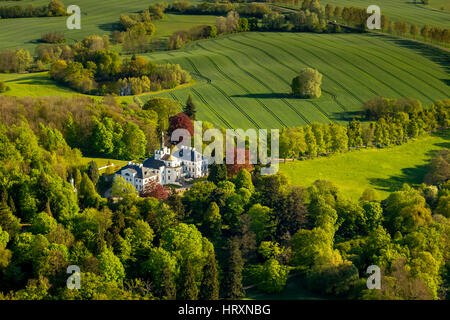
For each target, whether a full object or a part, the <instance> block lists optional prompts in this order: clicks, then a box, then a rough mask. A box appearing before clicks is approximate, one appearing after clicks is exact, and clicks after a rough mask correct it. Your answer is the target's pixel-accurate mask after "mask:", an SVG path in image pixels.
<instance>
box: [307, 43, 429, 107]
mask: <svg viewBox="0 0 450 320" xmlns="http://www.w3.org/2000/svg"><path fill="white" fill-rule="evenodd" d="M303 49H304V50H306V51H309V50H308V49H305V48H303ZM311 54H312V55H315V54H313V53H311ZM353 54H354V55H356V56H358V57H360V58H361V59H363V60H365V61H367V62H368V63H371V64H372V65H373V66H374V67H376V68H378V69H380V70H382V71H384V72H386V73H387V74H389V75H390V76H391V77H393V78H395V79H397V80H398V81H399V82H401V83H403V84H404V85H405V86H407V87H410V88H413V89H414V90H416V91H417V92H420V93H421V94H422V95H423V96H425V97H427V98H428V99H430V100H431V101H433V99H431V98H430V97H429V96H428V95H427V94H425V93H423V92H422V91H420V90H418V89H416V88H414V87H411V86H410V85H409V84H408V83H407V82H406V81H405V80H403V79H401V78H400V77H398V76H396V75H394V74H393V73H392V72H390V71H388V70H385V69H383V68H381V67H380V66H379V65H378V64H374V63H373V62H371V61H370V60H368V59H367V58H365V57H362V56H360V55H359V54H358V53H356V52H354V53H353ZM315 56H316V57H318V56H317V55H315ZM322 61H323V59H322ZM383 61H384V60H383ZM403 96H404V95H403ZM360 101H361V100H360ZM362 104H364V102H362Z"/></svg>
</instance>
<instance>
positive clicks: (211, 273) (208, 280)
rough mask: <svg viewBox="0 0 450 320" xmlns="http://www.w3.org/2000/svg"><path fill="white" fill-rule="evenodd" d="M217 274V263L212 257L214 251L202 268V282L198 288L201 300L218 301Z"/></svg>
mask: <svg viewBox="0 0 450 320" xmlns="http://www.w3.org/2000/svg"><path fill="white" fill-rule="evenodd" d="M218 277H219V272H218V270H217V261H216V258H215V257H214V251H211V252H210V253H209V255H208V258H207V260H206V264H205V266H204V267H203V280H202V284H201V287H200V299H201V300H218V299H219V279H218Z"/></svg>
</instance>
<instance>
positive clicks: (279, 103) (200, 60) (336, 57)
mask: <svg viewBox="0 0 450 320" xmlns="http://www.w3.org/2000/svg"><path fill="white" fill-rule="evenodd" d="M147 56H148V57H149V58H150V59H151V60H152V61H155V62H157V63H162V62H172V63H179V64H180V65H181V66H182V67H183V68H185V69H187V70H189V71H190V72H191V74H192V75H193V77H194V79H195V80H196V81H197V83H196V84H195V85H194V86H192V87H187V88H184V89H180V90H174V91H171V92H166V93H164V94H162V95H163V96H166V97H171V98H175V99H176V100H179V101H180V102H184V101H185V100H186V98H187V95H188V94H192V95H193V98H194V101H195V102H196V104H197V105H198V106H199V118H201V119H203V120H208V121H210V122H212V123H214V124H216V125H218V126H222V127H240V128H249V127H253V128H281V127H283V126H299V125H305V124H308V123H312V122H324V123H326V122H330V121H338V122H340V121H347V120H349V119H351V117H352V116H353V115H354V114H355V112H358V111H360V110H361V107H362V105H363V103H364V102H365V101H367V100H368V99H371V98H373V97H376V96H383V97H390V98H396V97H397V98H399V97H412V98H417V99H419V100H420V101H421V102H422V103H423V104H427V105H428V104H431V103H432V102H433V101H435V100H438V99H444V98H448V97H449V93H450V88H449V85H448V84H449V83H450V78H449V72H448V71H449V68H450V55H449V54H448V53H444V52H441V51H438V50H435V49H430V48H429V47H425V46H423V45H420V44H414V43H412V42H410V41H407V40H398V39H394V38H390V37H386V36H378V35H367V34H338V35H336V34H311V33H257V32H256V33H255V32H252V33H244V34H233V35H228V36H224V37H219V38H217V39H211V40H201V41H197V42H193V43H190V44H188V45H187V46H186V48H184V49H183V50H178V51H172V52H160V53H152V54H147ZM305 67H312V68H315V69H318V70H319V71H320V72H321V73H322V74H323V84H322V91H323V93H322V97H320V98H319V99H296V98H293V97H292V96H290V95H289V91H290V81H291V80H292V78H293V77H294V76H295V75H296V74H297V73H298V72H299V71H300V70H301V69H302V68H305ZM151 96H153V95H147V96H144V97H143V100H146V99H148V98H149V97H151Z"/></svg>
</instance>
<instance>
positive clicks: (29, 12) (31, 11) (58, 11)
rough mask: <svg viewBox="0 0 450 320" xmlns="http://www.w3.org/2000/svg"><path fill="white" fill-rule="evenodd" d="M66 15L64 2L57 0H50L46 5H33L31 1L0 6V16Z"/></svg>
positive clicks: (5, 17)
mask: <svg viewBox="0 0 450 320" xmlns="http://www.w3.org/2000/svg"><path fill="white" fill-rule="evenodd" d="M64 15H66V10H65V8H64V4H63V3H62V2H61V1H59V0H50V2H49V3H48V5H43V6H40V7H35V6H34V5H33V4H32V3H29V4H27V5H26V6H25V5H16V6H0V18H1V19H8V18H30V17H56V16H64Z"/></svg>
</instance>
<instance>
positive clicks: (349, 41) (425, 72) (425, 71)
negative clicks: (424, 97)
mask: <svg viewBox="0 0 450 320" xmlns="http://www.w3.org/2000/svg"><path fill="white" fill-rule="evenodd" d="M361 38H362V39H363V40H364V41H366V42H368V43H370V44H372V45H373V43H372V42H371V41H370V40H369V39H368V38H367V37H361ZM339 39H343V40H344V41H346V42H348V43H351V44H352V45H353V46H355V43H354V42H353V41H351V40H349V39H347V38H345V37H339ZM358 48H359V50H361V51H364V52H366V53H368V54H369V51H367V50H363V49H361V47H358ZM386 51H389V52H393V51H392V49H391V48H386V47H385V48H384V50H383V54H384V55H386V56H388V57H390V58H391V59H395V60H397V61H398V62H400V63H402V64H406V62H405V61H404V60H402V59H399V58H397V57H396V56H394V55H392V54H389V53H387V52H386ZM370 54H373V55H376V56H377V57H379V58H380V59H382V58H381V57H380V56H379V55H378V54H376V50H374V51H373V52H370ZM385 61H386V60H385ZM389 64H391V65H392V63H390V62H389ZM396 66H397V68H399V69H401V70H402V71H404V72H406V73H408V74H409V75H411V76H412V77H414V78H416V79H417V80H420V81H423V79H420V78H419V77H418V76H416V75H415V74H413V73H411V72H410V71H408V70H406V69H404V68H402V67H400V66H398V65H396ZM414 67H415V68H416V69H417V70H420V71H421V72H423V73H424V74H426V75H428V76H429V77H431V78H434V79H436V77H435V76H434V75H433V74H431V73H429V72H428V70H426V69H423V68H420V67H419V65H415V66H414ZM427 85H428V86H430V87H432V88H433V89H435V90H436V91H439V92H440V93H442V94H443V95H445V96H447V95H448V93H447V92H444V91H442V90H441V89H440V88H437V87H435V86H434V85H432V84H431V83H429V82H427Z"/></svg>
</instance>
